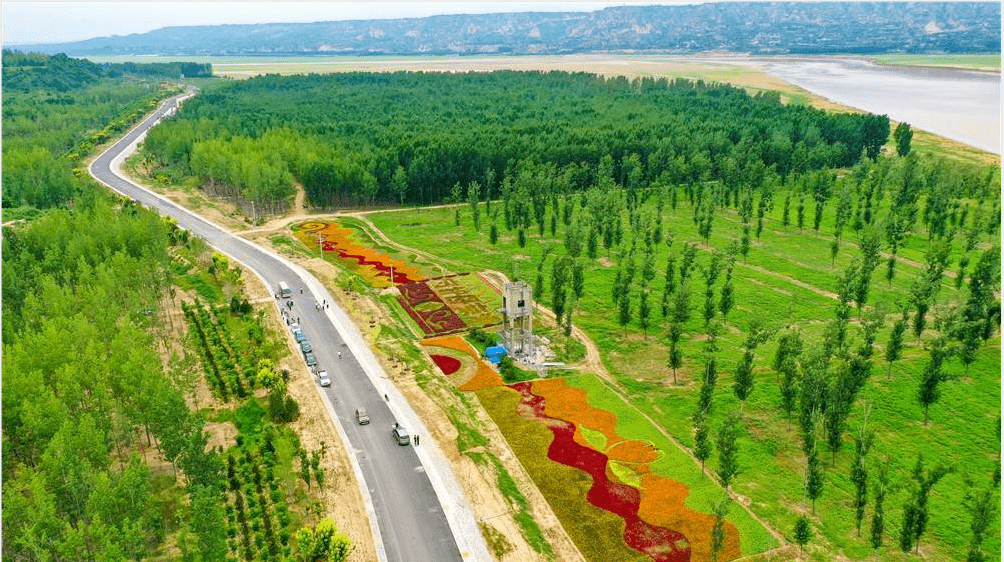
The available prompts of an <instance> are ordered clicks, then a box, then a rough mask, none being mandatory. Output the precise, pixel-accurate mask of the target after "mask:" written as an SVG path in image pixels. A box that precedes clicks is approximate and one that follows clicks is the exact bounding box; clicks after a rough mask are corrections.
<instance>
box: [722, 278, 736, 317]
mask: <svg viewBox="0 0 1004 562" xmlns="http://www.w3.org/2000/svg"><path fill="white" fill-rule="evenodd" d="M733 304H735V295H734V292H733V289H732V267H731V266H729V269H728V271H726V273H725V282H724V283H722V289H721V295H720V296H719V299H718V310H720V311H721V312H722V318H726V319H727V318H728V316H729V312H731V311H732V305H733Z"/></svg>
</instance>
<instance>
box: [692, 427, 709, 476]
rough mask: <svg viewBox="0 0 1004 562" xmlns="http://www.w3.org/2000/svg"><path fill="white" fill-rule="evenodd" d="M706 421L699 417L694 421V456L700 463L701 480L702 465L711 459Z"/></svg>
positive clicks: (702, 473)
mask: <svg viewBox="0 0 1004 562" xmlns="http://www.w3.org/2000/svg"><path fill="white" fill-rule="evenodd" d="M708 433H709V429H708V419H707V417H706V416H703V415H702V416H699V417H698V418H697V419H696V420H694V456H695V457H697V460H699V461H701V478H702V479H703V478H704V463H705V461H707V460H708V458H709V457H711V439H710V438H709V436H708Z"/></svg>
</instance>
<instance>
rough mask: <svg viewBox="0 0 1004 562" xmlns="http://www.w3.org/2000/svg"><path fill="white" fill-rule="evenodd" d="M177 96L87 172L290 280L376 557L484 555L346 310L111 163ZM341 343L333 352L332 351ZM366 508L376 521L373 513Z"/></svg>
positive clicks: (276, 277)
mask: <svg viewBox="0 0 1004 562" xmlns="http://www.w3.org/2000/svg"><path fill="white" fill-rule="evenodd" d="M176 103H177V98H172V99H171V100H169V101H168V102H166V103H165V104H164V105H162V106H161V107H160V108H159V109H158V110H157V112H156V113H154V114H153V115H152V116H150V117H149V118H148V119H146V120H145V121H144V122H143V123H142V124H141V125H140V126H138V127H137V128H136V129H134V130H132V131H131V132H129V134H127V135H126V136H125V137H123V138H122V139H121V140H120V141H119V142H118V143H116V144H115V145H114V146H112V148H110V149H109V150H107V151H106V152H105V153H104V154H102V155H101V156H99V157H98V158H97V159H96V160H95V161H94V162H93V163H92V164H91V167H90V171H91V174H92V175H93V176H94V177H95V178H97V179H98V180H100V181H101V182H102V183H105V184H107V185H108V186H110V187H111V188H112V189H114V190H115V191H118V192H120V193H122V194H124V195H126V196H128V197H131V198H133V199H135V200H137V201H139V202H140V203H142V204H143V205H144V206H147V207H151V208H153V209H156V210H158V211H159V212H160V213H161V214H165V215H170V216H172V217H174V218H175V219H177V220H178V223H179V224H180V225H181V226H182V227H184V228H186V229H188V230H190V231H191V232H192V233H193V234H195V235H197V236H199V237H200V238H203V239H205V240H206V241H207V242H209V244H211V245H212V246H214V247H215V248H217V249H218V250H220V251H221V252H223V253H224V254H226V255H228V256H230V257H231V258H233V259H236V260H238V261H240V262H241V263H243V264H244V265H246V266H248V267H249V268H251V269H252V270H254V271H255V272H256V273H257V274H258V276H259V277H261V278H262V279H263V281H264V282H265V283H266V284H267V285H268V286H269V287H271V288H272V292H273V293H276V292H278V289H277V286H278V283H279V281H286V282H287V283H288V284H289V286H290V288H291V289H292V292H293V298H292V299H290V300H291V301H292V303H293V306H292V308H291V309H290V308H288V307H287V306H286V305H285V302H288V301H282V304H280V303H279V301H278V300H277V305H279V306H281V307H283V308H285V309H286V310H287V311H288V312H289V315H290V316H292V317H294V318H295V317H299V320H300V326H301V327H302V329H303V332H304V334H305V335H306V336H307V338H308V339H309V340H310V342H311V343H312V345H313V347H314V354H315V356H316V357H317V361H318V363H319V365H320V366H322V367H324V368H325V369H327V371H328V373H329V374H330V376H331V381H332V384H331V386H330V387H328V388H326V389H322V390H323V393H324V395H325V396H326V398H327V402H328V411H329V414H333V415H334V416H337V420H335V421H336V425H340V426H341V430H340V431H339V433H341V434H342V436H343V438H347V440H348V442H347V443H346V446H347V447H348V449H349V452H350V453H354V455H355V461H356V467H354V468H355V469H356V475H357V477H358V476H361V477H362V480H363V481H364V482H363V483H362V484H361V485H360V488H361V491H362V492H363V497H364V498H367V499H368V500H369V501H370V502H371V505H368V506H367V507H368V508H370V507H371V508H372V509H371V513H370V517H371V521H370V524H371V527H372V528H373V532H374V535H375V536H374V538H375V540H376V542H377V555H378V557H379V558H380V560H381V561H383V560H386V561H389V562H397V561H400V562H422V561H427V562H449V561H454V560H486V561H487V560H491V558H490V556H489V555H488V553H487V549H486V547H485V546H484V541H483V540H482V539H481V537H480V533H479V532H478V528H477V524H476V523H475V521H474V517H473V514H472V513H471V512H470V510H469V508H468V507H467V504H466V500H464V499H463V496H462V494H460V492H459V487H458V486H457V484H456V481H455V479H454V477H453V475H452V473H451V472H450V471H449V468H448V465H446V464H445V461H444V460H443V459H442V456H441V455H440V454H439V453H438V449H436V448H435V445H434V444H433V443H431V439H429V440H428V441H420V444H419V445H418V446H417V447H414V446H410V445H409V446H399V445H398V444H397V443H396V442H395V441H394V440H393V438H392V436H391V429H392V427H393V425H394V423H395V422H400V421H402V420H403V421H404V422H405V423H404V424H403V425H405V427H406V428H407V429H409V430H413V428H417V429H418V430H419V431H424V426H423V425H422V422H421V420H420V419H419V418H418V416H417V415H416V414H415V413H414V411H413V410H412V409H411V408H410V407H409V406H408V405H407V403H406V402H405V400H404V399H403V398H402V397H401V395H400V394H399V393H397V391H396V389H395V388H394V387H393V385H392V384H391V383H390V382H389V381H387V380H386V377H385V375H383V371H382V368H381V367H380V365H379V363H377V361H376V359H375V358H374V357H373V355H372V353H371V352H370V350H369V348H368V347H367V345H366V342H365V340H364V339H363V338H362V336H361V335H360V334H359V332H358V330H356V329H355V327H354V326H353V325H352V324H351V322H350V321H349V320H348V317H347V316H345V314H344V312H342V311H341V310H338V309H337V307H336V306H335V305H330V307H329V308H328V309H325V310H323V311H321V310H318V309H317V308H316V307H315V305H314V303H315V302H317V301H323V300H324V299H327V301H328V302H329V303H330V302H332V299H331V296H330V295H329V294H328V292H327V289H325V288H324V287H323V286H322V285H321V284H320V283H319V282H318V281H317V280H316V279H314V278H313V277H312V276H311V275H310V274H309V273H307V272H306V271H305V270H303V269H302V268H300V267H299V266H296V265H295V264H292V263H290V262H288V261H285V260H283V259H281V258H279V257H278V256H276V255H275V254H272V253H271V252H269V251H266V250H264V249H262V248H260V247H258V246H257V245H255V244H253V243H251V242H248V241H246V240H244V239H241V238H238V237H236V236H233V235H231V234H229V233H227V232H226V231H224V230H222V229H221V228H220V227H218V226H216V225H214V224H212V223H210V222H208V221H207V220H205V219H203V218H201V217H199V216H197V215H195V214H194V213H191V212H189V211H188V210H186V209H184V208H182V207H180V206H178V205H176V204H174V203H173V202H171V201H168V200H167V199H164V198H162V197H159V196H157V195H154V194H153V193H151V192H149V191H147V190H145V189H143V188H142V187H139V186H137V185H136V184H133V183H131V182H129V181H127V180H125V179H123V178H122V177H120V176H118V175H116V174H115V173H113V169H115V168H117V165H118V164H119V163H120V162H121V161H122V160H123V159H124V157H125V156H124V153H125V151H126V149H127V148H128V147H129V146H130V144H132V143H133V142H134V141H135V140H136V139H137V138H140V136H141V135H142V134H144V133H145V132H146V131H147V130H148V129H149V128H150V127H151V126H152V125H154V124H155V123H156V121H157V120H158V119H159V118H160V117H161V116H162V115H163V114H164V113H165V112H168V111H170V110H171V109H173V108H174V107H175V104H176ZM116 157H118V158H116ZM116 160H117V162H115V161H116ZM301 290H302V294H301V292H300V291H301ZM339 351H340V352H341V353H342V357H341V358H339V357H338V355H337V354H338V352H339ZM378 387H379V389H378ZM385 396H386V397H387V399H385ZM358 407H364V408H366V410H367V411H368V412H369V417H370V420H371V421H370V424H369V425H358V424H357V423H356V422H355V416H354V412H355V409H356V408H358ZM409 423H410V424H412V426H411V427H409V425H408V424H409ZM413 431H414V430H413ZM420 435H421V434H420ZM337 438H338V436H332V439H337ZM433 483H435V485H434V484H433ZM367 492H368V493H367ZM437 492H438V493H439V495H438V496H437ZM458 496H459V497H458ZM374 514H375V516H376V517H375V519H376V522H378V523H374V521H373V515H374ZM381 543H382V544H381ZM458 543H459V545H460V546H458ZM461 552H463V554H461Z"/></svg>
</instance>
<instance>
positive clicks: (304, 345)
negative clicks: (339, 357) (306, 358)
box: [300, 340, 314, 353]
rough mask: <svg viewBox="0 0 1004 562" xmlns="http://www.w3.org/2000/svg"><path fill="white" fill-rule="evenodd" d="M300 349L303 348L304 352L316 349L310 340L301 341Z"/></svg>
mask: <svg viewBox="0 0 1004 562" xmlns="http://www.w3.org/2000/svg"><path fill="white" fill-rule="evenodd" d="M300 350H302V351H303V352H304V353H310V352H311V351H314V348H313V346H311V345H310V342H309V341H307V340H303V341H302V342H300Z"/></svg>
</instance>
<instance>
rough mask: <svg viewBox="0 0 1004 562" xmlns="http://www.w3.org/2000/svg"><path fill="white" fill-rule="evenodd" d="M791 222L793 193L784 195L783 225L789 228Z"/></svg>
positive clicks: (786, 228)
mask: <svg viewBox="0 0 1004 562" xmlns="http://www.w3.org/2000/svg"><path fill="white" fill-rule="evenodd" d="M790 224H791V194H790V193H789V194H788V195H785V196H784V211H782V213H781V226H783V227H784V229H785V230H788V225H790Z"/></svg>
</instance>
